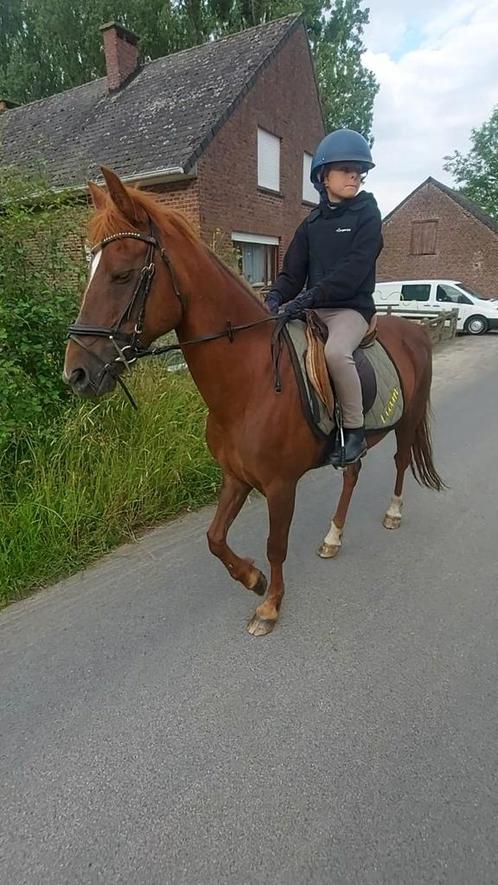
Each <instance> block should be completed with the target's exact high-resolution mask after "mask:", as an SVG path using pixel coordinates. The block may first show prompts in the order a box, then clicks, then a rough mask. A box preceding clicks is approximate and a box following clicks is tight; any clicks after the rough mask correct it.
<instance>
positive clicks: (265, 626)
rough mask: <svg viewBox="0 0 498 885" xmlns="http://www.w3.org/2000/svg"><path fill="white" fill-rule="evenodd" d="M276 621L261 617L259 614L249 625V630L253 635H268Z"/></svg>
mask: <svg viewBox="0 0 498 885" xmlns="http://www.w3.org/2000/svg"><path fill="white" fill-rule="evenodd" d="M276 623H277V622H276V621H271V620H270V619H269V618H260V617H259V615H254V617H253V618H251V620H250V621H249V623H248V625H247V632H248V633H250V634H251V636H266V635H267V633H271V631H272V630H273V628H274V626H275V624H276Z"/></svg>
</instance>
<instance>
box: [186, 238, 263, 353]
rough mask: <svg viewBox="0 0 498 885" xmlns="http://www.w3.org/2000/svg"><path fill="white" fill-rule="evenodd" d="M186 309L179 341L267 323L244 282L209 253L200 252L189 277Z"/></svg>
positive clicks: (261, 309)
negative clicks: (249, 324) (244, 325)
mask: <svg viewBox="0 0 498 885" xmlns="http://www.w3.org/2000/svg"><path fill="white" fill-rule="evenodd" d="M189 276H190V278H189V283H188V295H187V299H186V309H185V312H184V316H183V319H182V322H181V323H180V325H179V327H178V329H177V333H178V338H179V340H180V341H185V340H187V339H190V338H195V337H200V336H203V335H210V334H214V333H216V332H220V331H222V329H224V328H226V324H227V322H230V323H231V324H232V325H239V324H243V323H250V322H256V321H257V320H259V319H264V317H265V312H264V310H263V308H262V306H261V305H260V304H259V302H258V301H257V299H256V298H253V297H252V296H251V293H250V292H248V291H246V289H245V286H244V284H243V283H242V282H239V281H238V280H237V278H236V277H232V275H231V274H230V273H229V271H227V270H226V269H225V268H224V267H223V265H221V264H219V263H218V262H217V261H216V259H215V258H213V257H212V256H211V255H210V253H209V252H208V251H207V250H206V251H205V252H204V250H203V251H202V252H199V255H198V256H196V261H195V273H194V274H191V275H189Z"/></svg>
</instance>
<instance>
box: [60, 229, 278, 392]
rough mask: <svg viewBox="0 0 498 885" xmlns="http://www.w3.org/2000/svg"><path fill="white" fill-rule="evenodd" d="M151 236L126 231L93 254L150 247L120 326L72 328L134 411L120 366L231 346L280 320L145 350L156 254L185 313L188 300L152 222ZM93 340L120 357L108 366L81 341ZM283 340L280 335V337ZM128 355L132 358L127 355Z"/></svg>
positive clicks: (74, 337) (73, 337) (228, 328)
mask: <svg viewBox="0 0 498 885" xmlns="http://www.w3.org/2000/svg"><path fill="white" fill-rule="evenodd" d="M150 230H151V232H150V234H142V233H138V232H135V231H123V232H121V233H117V234H112V235H111V236H109V237H105V238H104V239H103V240H101V242H100V243H97V244H96V245H95V246H94V247H93V249H92V250H91V254H92V255H95V254H96V253H97V252H99V251H100V250H102V249H104V248H105V247H106V246H108V245H109V243H114V242H116V241H117V240H124V239H134V240H141V241H142V242H144V243H147V244H148V249H147V256H146V262H145V265H144V266H143V267H142V269H141V270H140V272H139V275H138V279H137V282H136V284H135V287H134V289H133V292H132V295H131V298H130V300H129V302H128V305H127V306H126V308H125V310H124V311H123V313H122V314H121V317H120V318H119V320H118V322H117V323H116V324H115V325H114V326H113V327H111V328H107V327H105V326H90V325H85V324H84V323H73V324H72V325H70V326H69V328H68V335H67V337H68V339H69V340H71V341H74V343H75V344H78V346H79V347H81V348H82V349H83V350H85V351H86V352H87V353H88V354H90V356H92V357H93V358H94V359H96V360H98V361H99V362H100V363H101V364H102V370H101V373H100V376H99V379H101V378H102V377H103V376H104V375H105V374H106V373H108V374H110V375H112V377H113V378H114V379H115V381H117V383H118V384H119V385H120V386H121V388H122V390H123V391H124V393H125V394H126V396H127V398H128V400H129V402H130V403H131V405H132V406H133V408H134V409H137V404H136V402H135V400H134V398H133V396H132V394H131V393H130V391H129V390H128V387H127V386H126V384H125V383H124V381H123V380H122V378H121V377H120V375H119V374H118V373H117V372H116V371H115V367H117V366H118V365H119V364H122V365H123V366H124V368H125V369H128V370H129V368H130V366H131V365H132V364H133V363H134V362H136V361H137V360H139V359H144V358H145V357H149V356H161V355H164V354H167V353H172V352H173V351H175V350H182V349H183V348H184V347H186V346H188V345H192V344H203V343H205V342H207V341H216V340H219V339H220V338H228V340H229V341H230V343H232V342H233V340H234V337H235V334H236V333H237V332H245V331H247V330H248V329H253V328H255V327H256V326H262V325H264V324H265V323H269V322H272V321H275V320H277V319H278V317H276V316H268V317H265V318H264V319H262V320H256V321H255V322H252V323H243V324H240V325H235V326H234V325H232V323H231V322H230V321H227V324H226V328H225V329H223V330H222V331H221V332H215V333H214V334H212V335H202V336H200V337H198V338H191V339H190V340H188V341H182V343H181V344H167V345H164V346H161V347H153V348H148V347H144V346H143V345H142V344H141V342H140V339H139V336H140V334H141V332H142V331H143V324H144V319H145V308H146V303H147V297H148V295H149V292H150V289H151V286H152V281H153V279H154V275H155V271H156V268H155V264H154V260H153V259H154V252H155V250H158V251H159V254H160V256H161V259H162V260H163V261H164V263H165V265H166V267H167V268H168V271H169V273H170V277H171V282H172V284H173V291H174V293H175V295H176V297H177V298H178V300H179V302H180V304H181V307H182V311H184V310H185V307H186V300H185V297H184V296H183V295H182V293H181V290H180V287H179V285H178V278H177V276H176V273H175V269H174V267H173V264H172V262H171V259H170V257H169V255H168V253H167V252H166V250H165V249H164V248H163V247H162V246H161V244H160V242H159V239H158V238H157V237H156V236H154V233H155V229H154V227H153V223H152V221H150ZM135 305H138V316H137V320H136V322H135V326H134V329H133V332H132V333H128V332H123V331H122V330H121V325H122V323H124V322H126V321H128V320H130V319H131V315H132V313H133V310H134V308H135ZM280 331H281V325H280V324H279V325H278V327H276V328H275V332H278V333H279V332H280ZM84 336H87V337H88V336H89V337H91V338H107V339H108V340H109V341H111V343H112V345H113V347H114V349H115V351H116V354H117V355H116V357H115V358H114V360H112V362H108V363H106V362H105V361H104V360H103V359H102V358H101V357H100V356H98V354H96V353H94V352H93V351H92V350H91V349H90V348H89V347H87V346H86V345H85V344H83V342H82V341H80V340H79V338H80V337H84ZM277 337H278V338H280V334H278V336H277ZM274 341H275V335H274V336H273V341H272V354H273V358H274V367H275V389H276V390H277V391H280V390H281V383H280V377H279V371H278V362H279V357H280V350H281V347H279V348H277V350H278V353H277V352H275V353H274V350H275V345H274ZM127 352H129V354H128V355H127Z"/></svg>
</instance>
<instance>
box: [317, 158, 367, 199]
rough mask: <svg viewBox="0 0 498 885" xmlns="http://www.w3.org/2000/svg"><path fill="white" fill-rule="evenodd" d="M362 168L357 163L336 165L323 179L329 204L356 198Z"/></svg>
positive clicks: (360, 181)
mask: <svg viewBox="0 0 498 885" xmlns="http://www.w3.org/2000/svg"><path fill="white" fill-rule="evenodd" d="M362 174H363V171H362V167H361V165H360V164H359V163H352V162H351V163H337V165H334V166H331V167H330V168H329V169H328V170H327V172H326V173H325V175H324V177H323V183H324V185H325V189H326V191H327V196H328V198H329V200H330V202H331V203H337V202H339V201H340V200H350V199H351V198H352V197H356V194H357V193H358V191H359V189H360V187H361V183H362Z"/></svg>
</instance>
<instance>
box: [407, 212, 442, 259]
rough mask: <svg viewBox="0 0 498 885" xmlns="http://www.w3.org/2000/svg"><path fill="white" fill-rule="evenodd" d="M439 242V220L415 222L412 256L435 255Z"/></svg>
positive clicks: (411, 248) (413, 224)
mask: <svg viewBox="0 0 498 885" xmlns="http://www.w3.org/2000/svg"><path fill="white" fill-rule="evenodd" d="M436 241H437V220H435V221H413V222H412V238H411V246H410V253H411V255H434V254H435V252H436Z"/></svg>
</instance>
